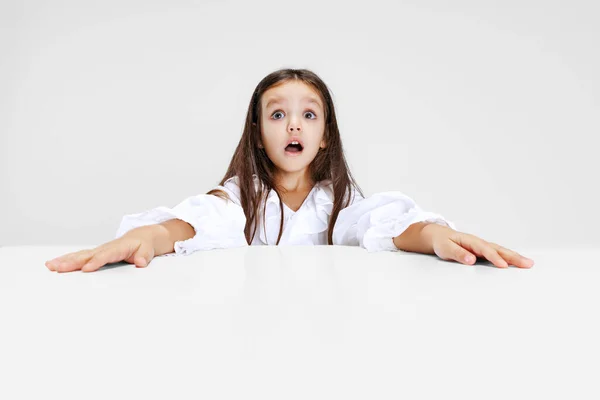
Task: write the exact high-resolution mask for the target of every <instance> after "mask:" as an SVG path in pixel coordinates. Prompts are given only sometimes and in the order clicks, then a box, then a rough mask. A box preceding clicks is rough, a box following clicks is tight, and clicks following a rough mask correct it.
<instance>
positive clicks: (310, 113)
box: [261, 81, 325, 173]
mask: <svg viewBox="0 0 600 400" xmlns="http://www.w3.org/2000/svg"><path fill="white" fill-rule="evenodd" d="M261 107H262V110H261V118H262V120H261V121H262V132H261V141H262V143H261V145H262V146H263V147H264V148H265V151H266V153H267V156H268V157H269V159H270V160H271V161H272V162H273V164H275V166H276V167H277V168H278V169H279V170H280V171H282V172H288V173H290V172H291V173H294V172H305V170H306V168H307V167H308V165H309V164H310V163H311V162H312V160H313V159H314V158H315V156H316V155H317V152H318V151H319V148H325V140H324V137H323V136H324V133H325V115H324V108H323V102H322V101H321V97H320V96H319V94H318V93H317V92H316V91H315V90H313V89H312V88H311V87H310V86H308V85H306V84H305V83H302V82H298V81H290V82H286V83H283V84H281V85H279V86H277V87H273V88H270V89H269V90H267V91H265V92H264V93H263V96H262V106H261ZM292 141H296V142H299V145H290V143H291V142H292ZM288 145H290V146H288Z"/></svg>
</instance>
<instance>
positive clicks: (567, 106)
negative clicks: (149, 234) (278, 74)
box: [0, 0, 600, 250]
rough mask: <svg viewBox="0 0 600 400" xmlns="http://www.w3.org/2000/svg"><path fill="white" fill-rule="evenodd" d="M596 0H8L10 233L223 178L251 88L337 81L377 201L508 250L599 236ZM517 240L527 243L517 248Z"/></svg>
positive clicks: (100, 233)
mask: <svg viewBox="0 0 600 400" xmlns="http://www.w3.org/2000/svg"><path fill="white" fill-rule="evenodd" d="M599 15H600V6H599V5H598V3H596V2H593V1H591V0H590V1H569V2H567V1H552V2H550V1H523V0H519V1H498V2H493V1H452V2H442V1H435V2H432V1H428V2H422V1H408V2H406V1H405V2H391V1H389V2H383V1H369V2H341V1H332V2H327V1H302V2H281V1H251V2H250V1H248V2H242V1H237V2H233V1H220V2H217V1H202V2H201V1H195V2H194V1H175V0H170V1H160V2H159V1H148V0H144V1H132V0H118V1H115V0H111V1H106V0H105V1H97V2H92V1H52V2H45V1H17V0H9V1H2V2H1V3H0V50H1V51H0V245H22V244H31V245H42V244H43V245H46V244H71V245H81V244H100V243H103V242H106V241H108V240H111V239H113V237H114V234H115V231H116V229H117V227H118V224H119V222H120V219H121V217H122V216H123V215H124V214H130V213H136V212H141V211H144V210H146V209H149V208H153V207H156V206H159V205H164V206H174V205H175V204H177V203H179V202H180V201H182V200H183V199H184V198H186V197H188V196H191V195H195V194H199V193H204V192H206V191H208V190H209V189H211V188H212V187H213V186H214V185H216V184H218V182H219V181H220V179H221V178H222V177H223V175H224V173H225V170H226V168H227V166H228V164H229V161H230V159H231V156H232V154H233V151H234V149H235V147H236V145H237V143H238V140H239V138H240V136H241V133H242V128H243V123H244V119H245V113H246V109H247V107H248V103H249V101H250V97H251V94H252V92H253V90H254V88H255V86H256V85H257V84H258V82H259V81H260V80H261V79H262V78H263V77H264V76H265V75H267V74H268V73H270V72H272V71H274V70H276V69H279V68H288V67H289V68H308V69H311V70H312V71H314V72H315V73H317V74H318V75H319V76H320V77H321V78H322V79H323V80H324V81H325V83H326V84H327V85H328V86H329V87H330V89H331V91H332V93H333V97H334V103H335V106H336V112H337V117H338V123H339V127H340V131H341V135H342V140H343V143H344V147H345V151H346V155H347V158H348V161H349V164H350V167H351V170H352V172H353V173H354V175H355V177H356V178H357V180H358V183H359V184H360V185H361V187H362V188H363V190H364V191H365V194H366V195H371V194H373V193H375V192H379V191H388V190H400V191H402V192H404V193H405V194H407V195H409V196H411V197H412V198H413V199H415V201H417V203H418V204H419V205H420V206H421V207H422V208H424V209H426V210H429V211H434V212H437V213H440V214H442V215H443V216H445V217H446V218H448V219H450V220H452V221H454V222H455V223H456V224H457V226H458V228H459V230H461V231H465V232H470V233H473V234H476V235H478V236H481V237H483V238H485V239H487V240H490V241H495V242H498V243H500V244H502V245H505V246H507V247H515V246H516V245H517V244H518V245H519V246H523V247H527V248H532V247H538V246H539V247H551V246H553V245H564V246H571V247H573V246H575V247H579V246H580V247H585V246H592V245H594V244H597V243H598V242H599V239H600V233H599V232H600V230H599V229H598V226H599V222H600V217H599V216H598V212H597V205H598V203H599V200H600V195H599V194H598V191H597V186H598V183H597V175H598V171H600V162H599V161H598V157H597V153H598V141H597V137H598V134H599V133H600V129H599V127H600V118H599V110H600V79H599V73H598V71H600V55H599V54H600V53H599V51H598V49H599V48H600V28H599V25H598V19H599ZM516 249H517V250H518V248H516Z"/></svg>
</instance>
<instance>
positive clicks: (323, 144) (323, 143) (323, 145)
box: [321, 139, 327, 149]
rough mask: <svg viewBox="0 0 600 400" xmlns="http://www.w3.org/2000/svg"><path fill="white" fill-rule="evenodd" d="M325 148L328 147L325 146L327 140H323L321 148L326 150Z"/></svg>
mask: <svg viewBox="0 0 600 400" xmlns="http://www.w3.org/2000/svg"><path fill="white" fill-rule="evenodd" d="M325 147H327V146H326V145H325V139H323V140H321V148H322V149H324V148H325Z"/></svg>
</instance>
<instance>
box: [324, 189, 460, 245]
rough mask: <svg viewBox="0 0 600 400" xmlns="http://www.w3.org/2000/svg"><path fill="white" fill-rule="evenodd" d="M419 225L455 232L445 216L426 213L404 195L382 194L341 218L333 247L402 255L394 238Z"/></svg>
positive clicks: (355, 204) (362, 201)
mask: <svg viewBox="0 0 600 400" xmlns="http://www.w3.org/2000/svg"><path fill="white" fill-rule="evenodd" d="M417 222H432V223H436V224H440V225H444V226H447V227H449V228H451V229H454V230H456V225H455V224H454V223H453V222H451V221H449V220H447V219H445V218H444V217H443V216H441V215H439V214H436V213H433V212H429V211H425V210H423V209H421V207H419V205H418V204H416V203H415V201H414V200H413V199H411V198H410V197H408V196H406V195H405V194H403V193H401V192H397V191H395V192H383V193H377V194H374V195H372V196H371V197H368V198H366V199H365V198H363V197H362V196H360V195H359V194H358V193H356V197H355V201H354V202H353V203H352V204H351V205H350V206H348V207H346V208H344V209H343V210H342V211H340V213H339V214H338V218H337V221H336V223H335V227H334V230H333V244H339V245H344V246H360V247H363V248H365V249H366V250H367V251H368V252H376V251H385V250H387V251H399V249H398V248H397V247H396V245H395V244H394V241H393V238H394V237H396V236H398V235H400V234H401V233H402V232H404V231H405V230H406V229H407V228H408V227H409V226H410V225H412V224H415V223H417Z"/></svg>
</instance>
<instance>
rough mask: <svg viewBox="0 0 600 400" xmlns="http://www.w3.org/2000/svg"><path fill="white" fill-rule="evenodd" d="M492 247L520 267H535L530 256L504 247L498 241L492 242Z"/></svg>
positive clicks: (509, 261) (512, 263)
mask: <svg viewBox="0 0 600 400" xmlns="http://www.w3.org/2000/svg"><path fill="white" fill-rule="evenodd" d="M490 245H491V246H492V247H494V248H495V249H496V251H497V252H498V253H499V254H500V255H501V256H502V257H503V258H504V259H505V260H506V261H507V262H508V263H509V264H510V265H514V266H515V267H519V268H531V267H533V264H534V261H533V260H532V259H530V258H527V257H523V256H522V255H521V254H519V253H517V252H516V251H513V250H510V249H507V248H506V247H502V246H500V245H498V244H496V243H490Z"/></svg>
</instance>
